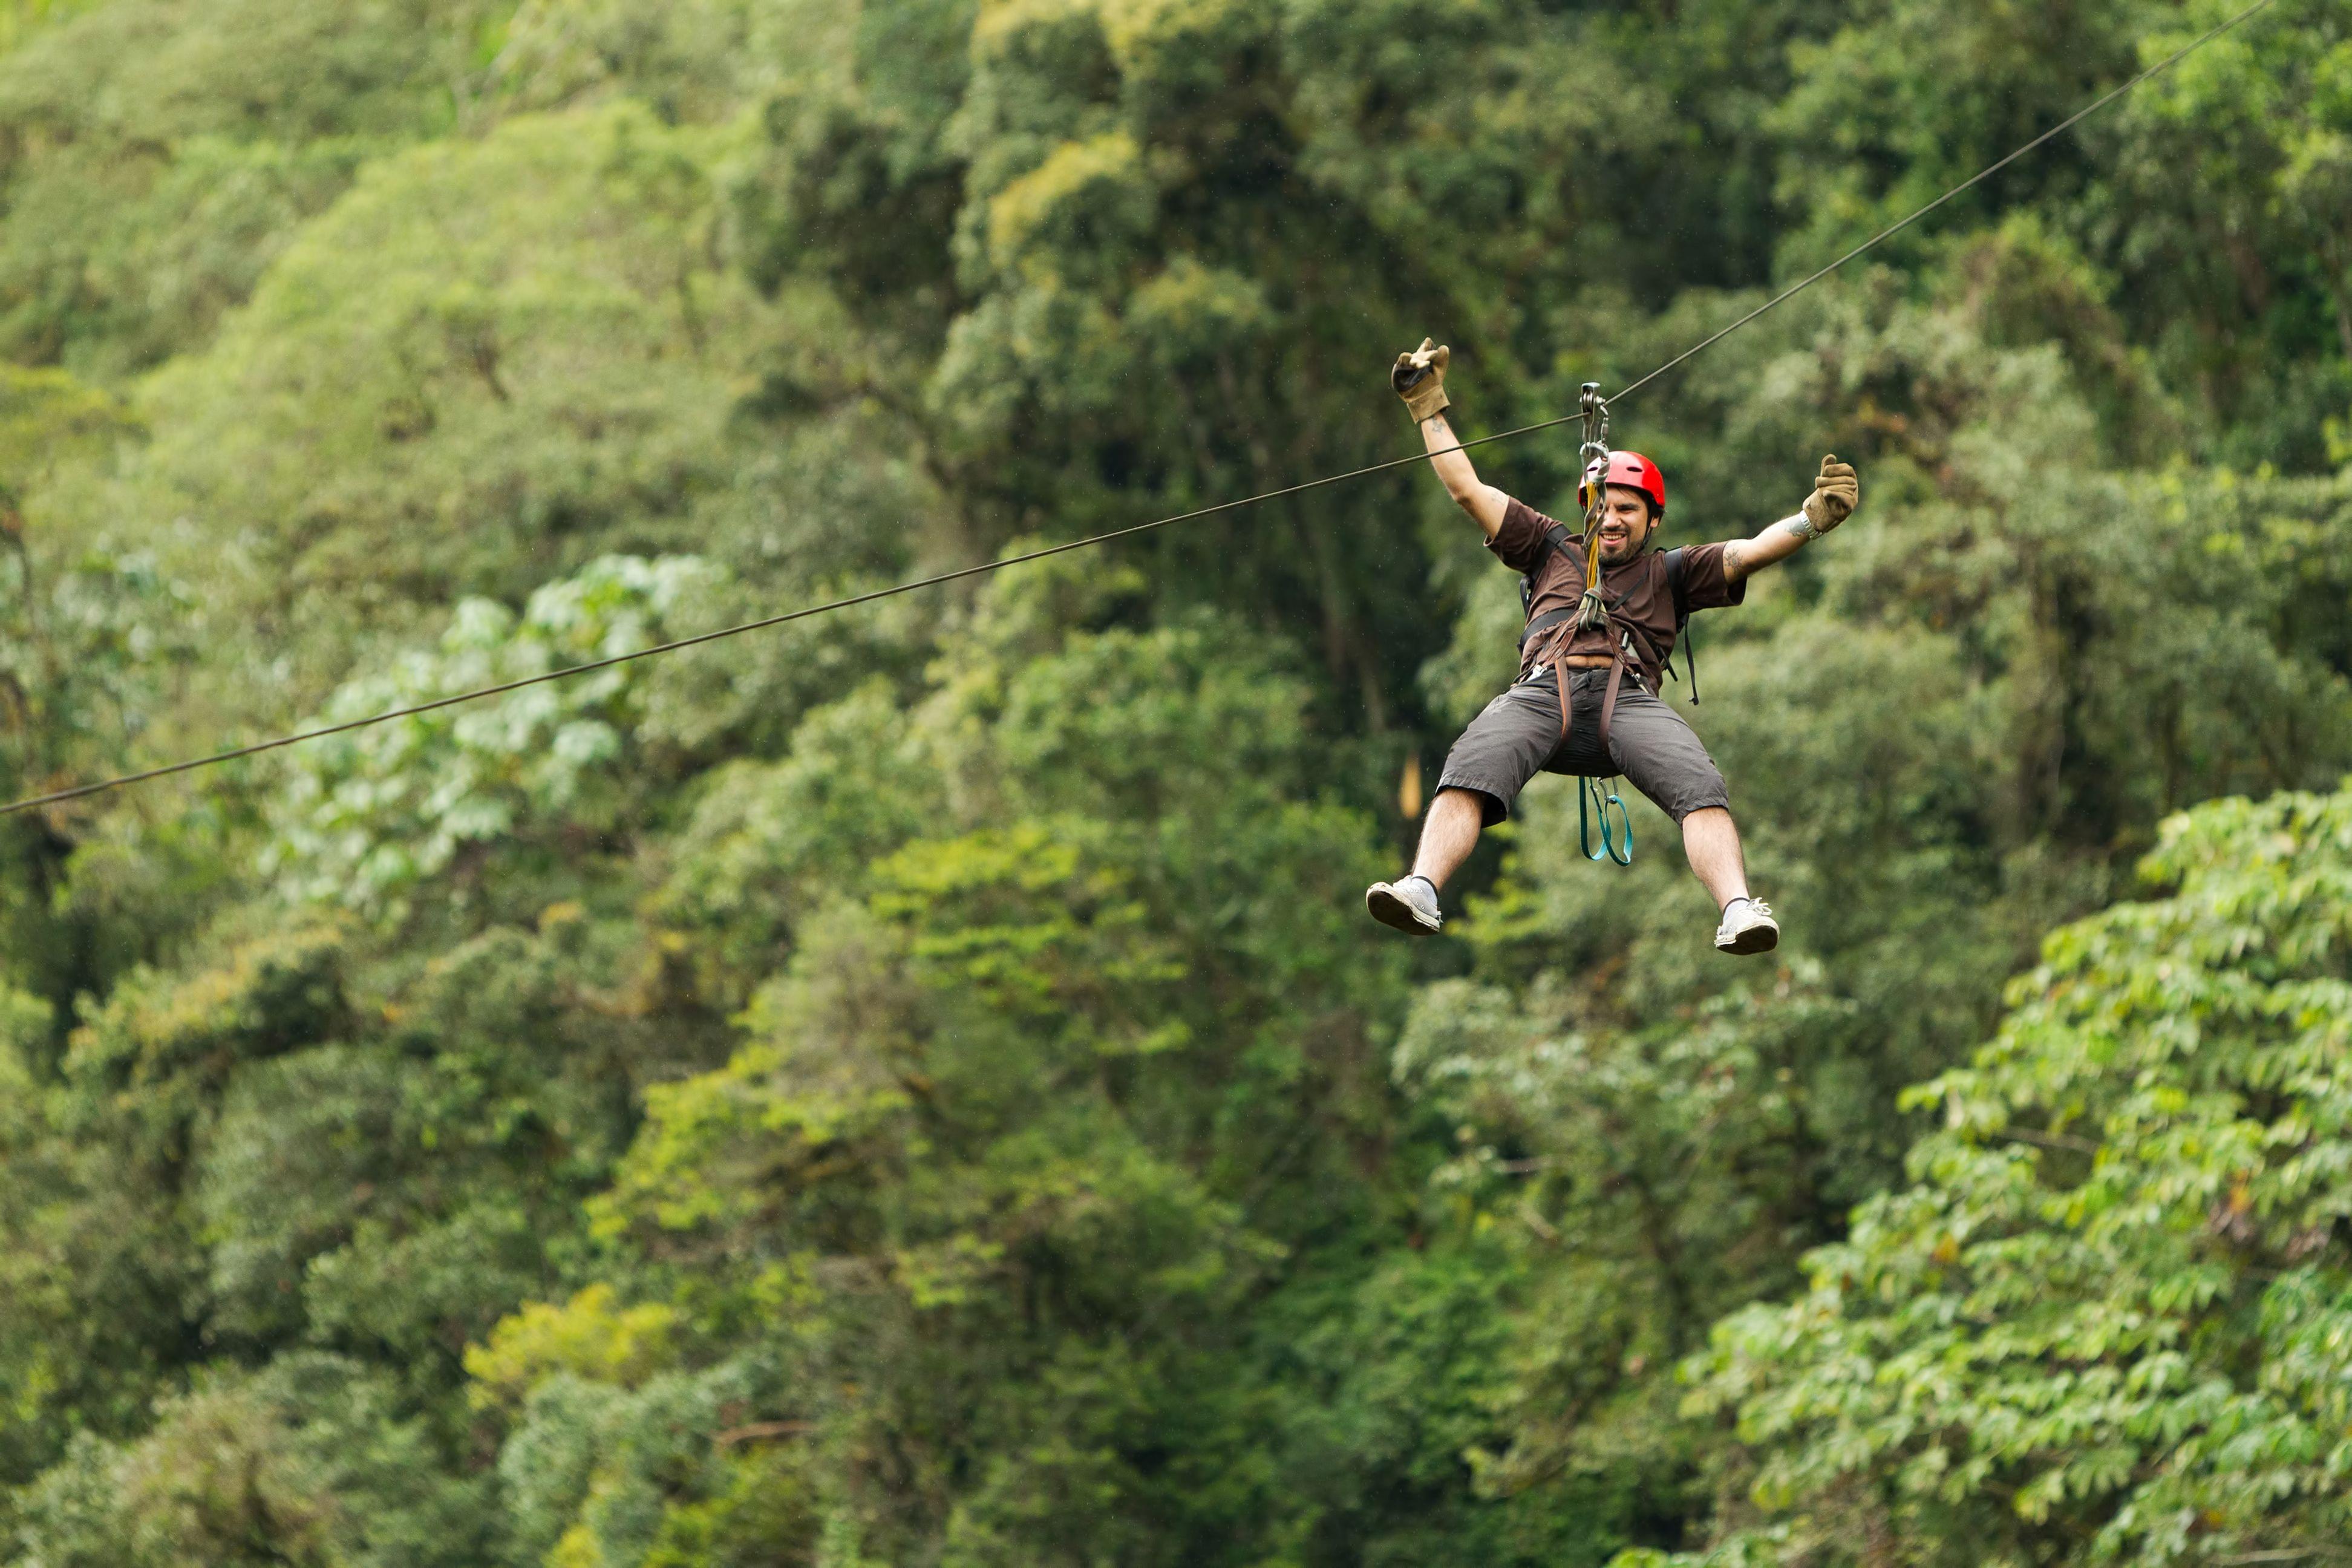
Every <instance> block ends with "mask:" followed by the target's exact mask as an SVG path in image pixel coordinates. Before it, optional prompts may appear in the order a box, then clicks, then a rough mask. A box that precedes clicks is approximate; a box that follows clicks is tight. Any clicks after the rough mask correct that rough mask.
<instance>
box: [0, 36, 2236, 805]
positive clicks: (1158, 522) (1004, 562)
mask: <svg viewBox="0 0 2352 1568" xmlns="http://www.w3.org/2000/svg"><path fill="white" fill-rule="evenodd" d="M2271 3H2272V0H2254V4H2252V5H2249V6H2247V7H2246V8H2245V9H2244V10H2242V11H2240V12H2238V13H2237V14H2236V15H2234V16H2231V17H2230V18H2229V19H2228V20H2226V21H2223V22H2219V23H2216V24H2215V25H2214V26H2211V27H2210V28H2208V29H2206V31H2204V32H2203V33H2201V34H2200V35H2198V37H2194V38H2192V39H2190V40H2189V42H2188V43H2186V44H2183V45H2182V46H2181V47H2179V48H2178V49H2175V50H2174V51H2173V52H2172V53H2171V54H2169V55H2167V56H2166V57H2165V58H2163V59H2161V60H2158V62H2157V63H2156V64H2154V65H2152V66H2149V67H2147V68H2145V69H2143V70H2142V71H2140V72H2139V73H2138V74H2137V76H2134V77H2132V78H2130V79H2127V80H2126V81H2124V82H2122V83H2121V84H2119V85H2118V86H2116V87H2114V88H2112V89H2109V90H2108V91H2106V92H2105V93H2104V94H2102V95H2101V96H2100V97H2099V98H2097V99H2095V100H2093V101H2092V102H2090V103H2087V104H2085V105H2084V106H2083V107H2082V108H2081V109H2078V110H2075V111H2074V113H2073V114H2070V115H2068V116H2067V117H2066V118H2065V119H2064V120H2062V121H2059V122H2058V123H2057V124H2055V125H2053V126H2052V127H2051V128H2050V129H2049V130H2047V131H2045V132H2042V134H2041V135H2039V136H2036V137H2035V138H2034V139H2033V140H2032V141H2031V142H2026V143H2024V144H2023V145H2022V146H2021V147H2019V148H2017V149H2016V150H2015V151H2013V152H2011V153H2009V154H2008V155H2007V156H2005V157H2003V158H2001V159H2000V161H1999V162H1997V163H1989V164H1987V165H1986V166H1985V167H1984V168H1982V169H1979V171H1977V173H1975V174H1971V175H1969V177H1968V178H1967V179H1965V180H1963V181H1961V182H1960V183H1959V184H1957V185H1954V186H1953V187H1952V188H1951V189H1949V190H1948V191H1946V192H1945V193H1944V194H1943V195H1939V196H1937V198H1936V199H1935V200H1933V201H1931V202H1929V203H1927V205H1924V206H1922V207H1919V208H1917V209H1916V210H1915V211H1913V212H1912V213H1911V214H1909V215H1908V216H1906V217H1903V218H1901V219H1899V220H1897V221H1896V222H1895V223H1892V224H1889V225H1888V226H1886V227H1885V228H1883V229H1880V230H1879V231H1878V232H1877V233H1876V234H1874V235H1872V236H1871V237H1869V238H1868V239H1865V240H1864V241H1863V242H1862V243H1861V244H1859V245H1857V246H1855V247H1853V249H1851V250H1849V251H1847V252H1846V253H1845V254H1844V255H1843V256H1841V257H1839V258H1837V259H1836V260H1834V261H1832V262H1831V263H1829V264H1828V265H1827V266H1825V267H1822V268H1820V269H1819V270H1817V271H1815V272H1812V273H1810V274H1808V275H1807V276H1805V277H1804V278H1802V279H1799V280H1798V281H1796V282H1795V283H1792V284H1790V286H1789V287H1788V288H1786V289H1782V290H1781V291H1780V293H1778V294H1775V295H1773V296H1772V297H1771V298H1770V299H1769V300H1765V301H1764V303H1762V304H1761V305H1759V306H1757V307H1756V308H1755V309H1754V310H1750V311H1748V313H1747V314H1746V315H1744V316H1742V317H1740V318H1739V319H1738V321H1733V322H1732V323H1731V324H1730V325H1728V326H1726V327H1723V328H1721V329H1719V330H1717V331H1715V332H1712V333H1710V334H1709V335H1708V336H1706V338H1703V339H1701V340H1700V341H1699V342H1696V343H1694V344H1692V345H1691V346H1690V347H1689V348H1687V349H1685V350H1684V351H1683V352H1682V353H1678V354H1676V355H1675V357H1674V358H1672V359H1670V360H1668V361H1666V363H1664V364H1662V365H1660V366H1658V368H1657V369H1655V370H1654V371H1652V372H1650V373H1649V374H1647V375H1644V376H1643V377H1642V378H1641V379H1640V380H1639V381H1636V382H1633V383H1632V384H1629V385H1627V386H1626V387H1624V388H1623V389H1622V390H1621V391H1619V392H1617V393H1615V394H1613V395H1612V396H1610V397H1609V398H1608V399H1607V400H1606V401H1607V402H1608V403H1609V404H1610V405H1612V406H1613V405H1617V404H1619V403H1622V402H1623V401H1624V400H1625V399H1626V398H1628V397H1631V396H1632V395H1633V394H1635V393H1637V392H1639V391H1641V390H1642V388H1643V387H1645V386H1647V385H1649V384H1651V383H1652V382H1654V381H1655V380H1657V379H1658V378H1659V377H1660V376H1662V375H1664V374H1666V373H1667V372H1669V371H1672V370H1674V369H1675V368H1676V367H1678V366H1680V365H1682V364H1684V363H1687V362H1688V361H1689V360H1691V359H1693V358H1694V357H1696V355H1698V354H1700V353H1704V352H1706V350H1707V349H1709V348H1712V347H1714V346H1715V345H1716V344H1717V343H1718V342H1722V341H1723V340H1724V339H1725V338H1727V337H1729V336H1730V335H1731V334H1732V333H1734V332H1736V331H1738V330H1739V329H1740V328H1742V327H1745V326H1746V325H1748V323H1749V322H1750V321H1755V320H1756V319H1757V318H1758V317H1759V316H1761V315H1763V314H1764V313H1765V312H1766V311H1768V310H1772V309H1774V308H1775V307H1777V306H1780V305H1781V304H1784V303H1786V302H1787V301H1788V300H1791V299H1794V298H1795V297H1796V296H1797V295H1799V294H1801V293H1803V292H1804V291H1805V290H1806V289H1810V288H1811V287H1812V286H1813V285H1814V284H1816V283H1818V282H1820V281H1821V280H1822V279H1824V278H1826V277H1828V276H1829V275H1830V274H1831V273H1832V272H1835V271H1836V270H1838V268H1842V267H1843V266H1845V265H1846V264H1847V263H1848V262H1850V261H1853V259H1854V258H1857V257H1860V256H1862V255H1863V254H1864V253H1865V252H1867V251H1869V250H1871V249H1874V247H1877V246H1879V245H1881V244H1884V243H1885V241H1887V240H1889V239H1891V238H1893V237H1895V235H1897V234H1900V233H1902V232H1903V231H1904V230H1905V229H1906V228H1908V227H1910V226H1912V225H1913V224H1915V223H1916V222H1918V221H1919V220H1920V219H1921V218H1923V217H1925V216H1927V215H1928V214H1929V213H1931V212H1934V211H1935V210H1936V209H1937V207H1940V206H1942V205H1944V204H1945V203H1947V202H1948V201H1950V200H1951V199H1952V198H1953V197H1955V196H1958V195H1961V194H1962V193H1964V192H1966V191H1968V190H1969V189H1971V188H1972V187H1974V186H1976V185H1978V184H1982V183H1983V182H1984V181H1986V180H1988V179H1990V178H1991V177H1992V176H1993V175H1994V174H1999V173H2000V171H2001V170H2003V169H2005V168H2007V167H2008V166H2009V165H2010V164H2011V163H2015V162H2017V160H2018V159H2020V158H2022V157H2024V156H2025V155H2026V154H2027V153H2032V152H2033V151H2034V150H2035V149H2036V148H2038V147H2041V146H2042V145H2043V144H2044V143H2046V142H2050V141H2052V140H2053V138H2055V137H2058V136H2060V135H2063V133H2064V132H2067V131H2069V130H2072V129H2073V128H2074V126H2075V125H2077V124H2079V123H2080V122H2081V121H2084V120H2085V119H2087V118H2089V117H2090V116H2091V115H2094V114H2095V113H2097V112H2098V111H2099V110H2102V109H2105V107H2106V106H2107V105H2108V104H2110V103H2113V102H2114V101H2115V100H2116V99H2118V98H2121V97H2122V96H2123V95H2124V94H2126V93H2127V92H2129V91H2131V90H2132V89H2134V88H2136V87H2137V86H2139V85H2140V84H2141V83H2142V82H2144V81H2147V79H2150V78H2151V77H2155V76H2158V75H2161V74H2162V73H2163V72H2165V71H2167V70H2169V69H2170V68H2172V67H2174V66H2176V65H2178V64H2179V63H2180V62H2181V61H2182V60H2184V59H2186V58H2189V56H2190V55H2192V54H2194V53H2196V52H2197V51H2198V50H2199V49H2201V48H2203V47H2205V46H2206V45H2207V44H2210V43H2211V42H2212V41H2213V40H2214V39H2216V38H2218V37H2221V35H2222V34H2224V33H2227V32H2229V31H2231V29H2232V28H2234V27H2236V26H2239V25H2240V24H2241V23H2243V22H2246V21H2249V20H2251V19H2252V17H2253V16H2255V15H2256V14H2257V13H2259V12H2261V11H2263V10H2265V9H2267V8H2268V7H2269V5H2271ZM1580 418H1582V415H1581V413H1577V414H1566V415H1562V416H1559V417H1558V418H1555V419H1541V420H1538V421H1537V422H1536V423H1534V424H1532V425H1521V426H1517V427H1516V428H1514V429H1509V430H1503V431H1498V432H1496V434H1494V435H1492V436H1481V437H1477V438H1476V439H1475V440H1470V441H1464V442H1462V443H1460V444H1459V445H1457V446H1454V447H1440V448H1438V449H1436V450H1434V451H1424V452H1415V453H1413V454H1412V455H1411V456H1409V457H1402V458H1389V459H1387V460H1386V461H1384V462H1378V463H1367V464H1365V465H1364V466H1363V467H1362V468H1349V469H1348V470H1347V471H1346V472H1344V473H1337V474H1326V475H1324V476H1323V477H1322V478H1320V479H1306V480H1302V481H1300V482H1299V483H1297V484H1295V485H1285V486H1283V487H1282V488H1281V489H1271V490H1261V491H1260V492H1258V493H1257V494H1255V495H1251V496H1243V497H1240V498H1238V499H1237V500H1227V501H1218V502H1217V503H1215V504H1214V505H1213V506H1204V507H1197V508H1195V509H1194V510H1191V511H1183V512H1177V513H1175V514H1173V515H1171V516H1169V517H1160V518H1154V519H1152V520H1151V521H1150V522H1139V523H1135V524H1132V525H1130V526H1129V527H1126V528H1115V529H1112V530H1110V531H1108V532H1107V533H1095V534H1089V535H1087V537H1086V538H1084V539H1073V540H1070V541H1068V542H1065V543H1061V544H1051V545H1047V546H1046V547H1045V548H1044V549H1042V550H1031V551H1027V552H1024V553H1022V554H1019V555H1008V556H1004V557H1002V558H1001V559H998V560H994V561H985V562H982V563H979V564H978V565H974V566H962V567H958V568H957V569H956V570H954V571H952V572H940V573H938V574H934V575H932V576H929V577H918V578H915V579H913V580H911V581H909V582H905V583H894V584H891V585H890V586H889V587H887V588H876V589H873V590H871V591H870V592H867V593H864V594H853V595H849V596H848V597H846V598H841V599H831V600H827V601H826V602H825V603H824V604H821V605H806V606H803V608H801V609H797V610H787V611H785V612H783V613H782V614H781V615H774V616H761V618H759V619H758V620H753V621H744V622H742V623H740V625H737V626H721V627H719V629H718V630H716V631H709V632H702V633H699V634H698V635H697V636H694V637H679V638H677V640H675V641H673V642H666V643H656V644H655V645H654V646H653V647H641V648H638V649H635V651H633V652H630V653H621V654H614V655H613V656H612V657H610V658H598V659H591V660H589V661H588V662H587V663H585V664H572V665H565V666H564V667H563V668H561V669H550V670H544V671H542V672H541V673H540V674H538V675H527V676H524V677H523V678H522V679H519V680H508V681H502V682H500V683H499V684H498V685H496V686H484V687H479V688H477V689H473V690H470V691H460V692H457V693H455V694H453V695H451V696H448V697H436V698H435V699H433V700H431V701H429V702H418V703H413V704H411V705H410V706H408V707H405V708H395V709H393V710H390V711H388V712H383V713H371V714H369V715H367V716H366V717H364V718H360V719H347V720H345V721H342V722H341V723H337V724H324V725H320V727H318V728H317V729H313V730H303V731H297V732H296V733H294V734H290V735H279V736H278V737H276V738H274V739H272V740H268V741H257V742H253V743H252V744H251V745H246V746H235V747H232V748H230V749H229V750H227V751H225V752H213V753H212V754H211V755H209V756H203V757H191V758H189V759H188V760H186V761H184V762H178V763H167V764H165V765H164V766H162V767H155V768H148V769H145V770H143V771H142V772H139V773H124V774H121V776H119V777H116V778H108V779H100V780H98V781H97V782H95V783H92V784H76V785H74V786H73V787H71V788H70V789H60V790H52V791H50V792H49V793H48V794H47V795H31V796H27V797H26V798H25V799H23V800H16V801H11V802H9V803H8V804H7V805H0V817H5V816H15V815H16V814H17V813H19V812H26V811H32V810H36V809H37V808H39V807H41V806H46V805H58V804H60V803H62V802H65V801H69V800H79V799H80V798H82V797H83V796H85V795H100V794H102V793H104V792H106V791H108V790H116V789H123V788H127V787H129V786H130V785H131V784H146V783H149V782H151V781H152V780H155V779H161V778H169V777H171V776H172V775H173V774H174V773H193V772H194V771H196V770H197V769H200V768H209V767H215V766H217V765H219V764H220V763H233V762H236V761H238V760H239V759H241V758H245V757H255V756H259V755H260V754H261V753H263V752H274V751H278V750H280V749H282V748H284V747H287V746H299V745H300V744H302V743H303V742H306V741H320V740H324V739H326V738H327V737H328V736H330V735H341V734H345V733H348V732H349V731H353V730H364V729H367V728H370V727H371V726H373V725H377V724H389V723H392V722H393V721H395V720H400V719H412V718H415V716H416V715H418V714H420V713H430V712H433V711H435V710H437V709H442V708H454V707H456V706H457V705H458V704H459V703H463V702H478V701H479V700H482V699H484V698H486V697H498V696H502V695H504V694H505V693H507V692H509V691H520V690H521V689H523V688H525V687H527V686H540V685H543V684H545V683H546V682H548V681H551V680H566V679H571V678H572V677H573V676H575V675H587V674H590V673H592V672H593V671H595V670H599V669H610V668H613V667H614V665H618V664H628V663H631V662H632V661H634V660H636V659H641V658H655V657H656V656H657V655H660V654H667V653H677V652H678V651H679V650H681V649H683V648H689V647H700V646H701V645H702V644H704V643H710V642H718V641H719V640H721V639H722V638H726V637H740V636H741V635H743V634H744V633H746V632H756V631H764V630H766V629H767V628H769V627H771V626H785V625H788V624H789V623H791V622H793V621H804V620H808V619H810V618H812V617H814V616H824V615H830V614H832V613H833V612H834V611H835V610H846V609H852V608H854V607H856V605H870V604H872V603H874V602H875V601H876V600H877V599H888V598H895V597H896V596H898V595H900V594H912V593H915V592H918V591H919V590H920V589H924V588H936V587H938V586H940V584H945V583H953V582H957V581H959V580H960V579H962V578H965V577H977V576H979V575H981V574H983V573H988V572H994V571H998V570H1001V569H1002V568H1003V567H1007V566H1018V565H1021V564H1023V563H1026V562H1031V561H1043V560H1045V558H1046V557H1047V556H1051V555H1062V554H1066V553H1067V552H1070V551H1073V550H1085V549H1087V548H1088V547H1089V546H1092V545H1097V544H1108V543H1110V542H1113V541H1115V540H1120V539H1129V538H1132V537H1134V536H1135V535H1137V534H1139V533H1149V532H1150V531H1153V530H1154V529H1160V528H1170V527H1172V526H1174V525H1175V524H1177V523H1180V522H1192V521H1196V520H1198V519H1200V518H1204V517H1213V516H1215V515H1216V514H1217V513H1219V512H1225V511H1237V510H1240V509H1242V508H1243V507H1249V506H1257V505H1261V504H1263V503H1264V502H1266V501H1272V500H1282V499H1283V498H1284V497H1286V496H1295V495H1303V494H1305V493H1306V492H1307V491H1308V490H1314V489H1323V488H1324V487H1325V486H1327V485H1340V484H1346V483H1348V482H1349V480H1352V479H1364V478H1366V477H1368V476H1370V475H1372V474H1381V473H1386V472H1388V471H1389V470H1390V469H1391V468H1407V467H1410V466H1412V465H1413V464H1416V463H1425V462H1427V461H1428V460H1429V459H1430V458H1438V457H1444V456H1445V455H1446V454H1447V453H1449V452H1466V451H1468V450H1470V449H1471V448H1472V447H1485V446H1489V445H1492V444H1493V443H1495V442H1497V441H1511V440H1516V439H1517V438H1518V437H1522V436H1532V435H1535V434H1537V433H1538V432H1539V431H1544V430H1552V429H1557V428H1558V427H1559V426H1563V425H1570V424H1574V423H1576V422H1577V421H1579V420H1580Z"/></svg>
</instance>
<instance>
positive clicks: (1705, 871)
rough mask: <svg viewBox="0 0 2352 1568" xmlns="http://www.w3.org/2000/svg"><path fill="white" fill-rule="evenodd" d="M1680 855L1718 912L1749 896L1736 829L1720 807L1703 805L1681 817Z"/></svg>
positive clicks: (1744, 860)
mask: <svg viewBox="0 0 2352 1568" xmlns="http://www.w3.org/2000/svg"><path fill="white" fill-rule="evenodd" d="M1683 854H1684V856H1685V858H1687V859H1688V860H1689V861H1690V868H1691V874H1692V875H1693V876H1695V877H1696V878H1697V879H1699V884H1700V885H1701V886H1702V887H1704V888H1706V890H1707V891H1708V892H1709V893H1710V894H1712V895H1714V898H1715V907H1716V908H1717V909H1718V910H1720V909H1723V908H1726V907H1727V906H1728V905H1729V904H1730V902H1731V901H1732V900H1734V899H1744V898H1746V897H1748V862H1747V860H1746V859H1745V858H1743V857H1742V856H1741V855H1740V853H1739V828H1738V826H1737V825H1736V824H1735V823H1733V821H1732V820H1731V813H1730V812H1728V811H1727V810H1725V809H1724V808H1723V807H1722V806H1719V805H1710V806H1705V807H1702V808H1701V809H1699V810H1697V811H1694V812H1692V813H1691V814H1690V815H1689V816H1685V817H1684V818H1683Z"/></svg>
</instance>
